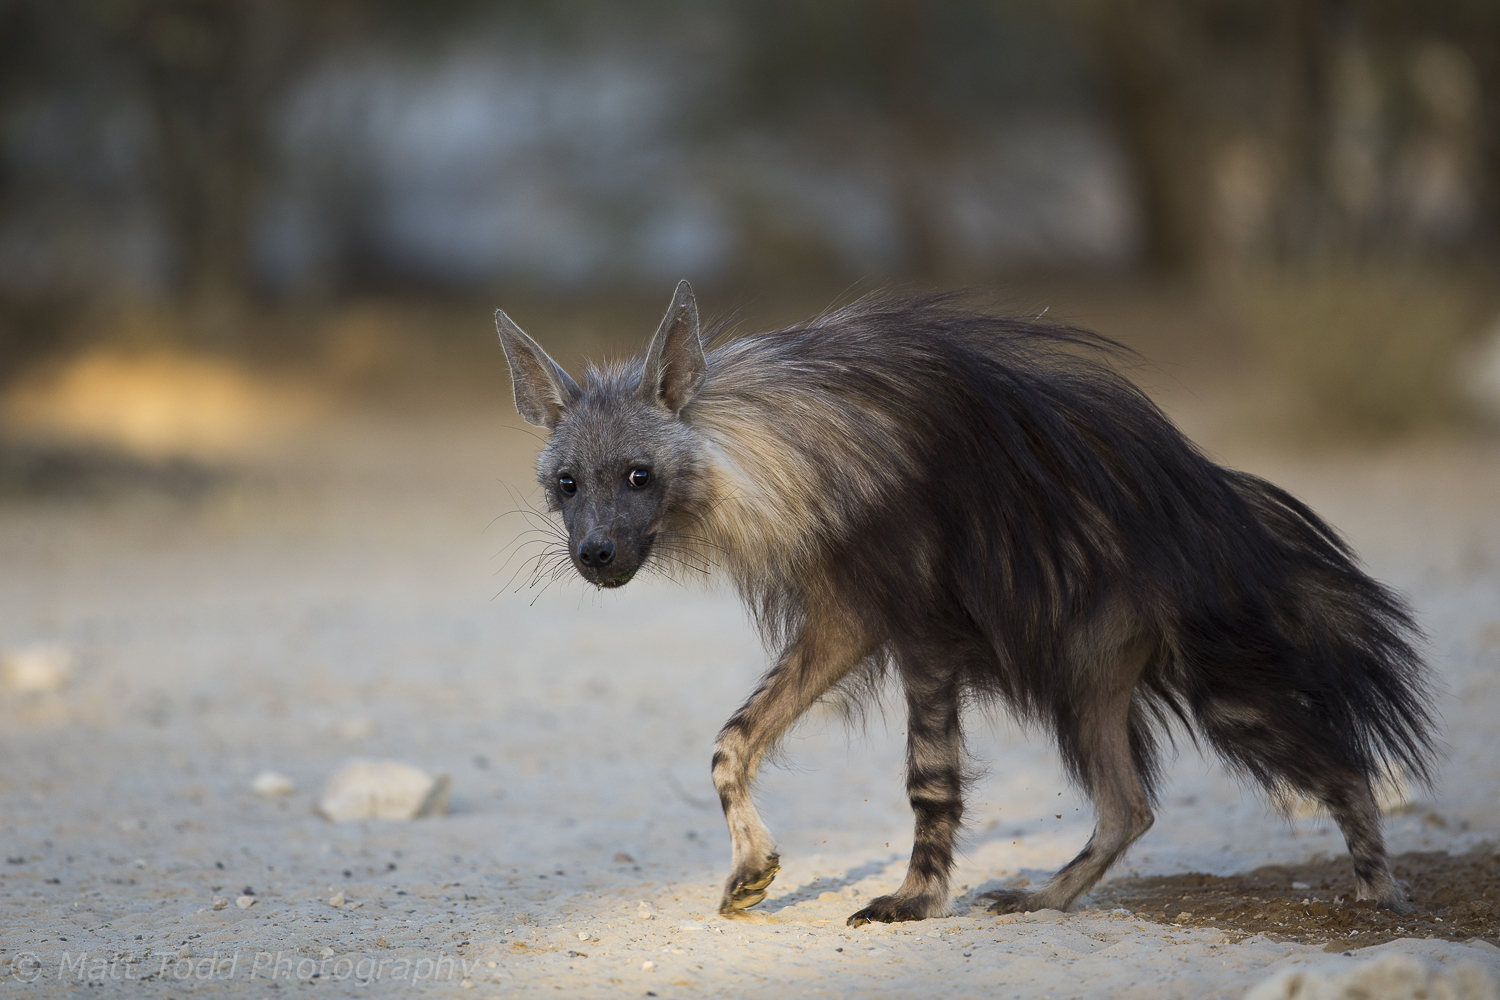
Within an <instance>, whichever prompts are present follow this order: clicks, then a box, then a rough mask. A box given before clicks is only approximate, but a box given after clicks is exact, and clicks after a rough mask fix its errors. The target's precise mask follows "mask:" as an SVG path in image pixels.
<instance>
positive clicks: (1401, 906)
mask: <svg viewBox="0 0 1500 1000" xmlns="http://www.w3.org/2000/svg"><path fill="white" fill-rule="evenodd" d="M1360 898H1361V899H1370V898H1373V899H1374V900H1375V905H1376V906H1378V907H1380V908H1381V909H1382V910H1390V911H1391V912H1392V913H1395V914H1397V915H1398V916H1403V917H1404V916H1406V915H1407V914H1408V913H1410V912H1412V911H1413V910H1415V909H1416V908H1417V904H1415V903H1413V902H1412V901H1411V897H1410V896H1408V895H1407V894H1406V889H1405V888H1403V887H1402V885H1401V884H1400V883H1399V882H1393V883H1392V884H1391V887H1390V888H1389V889H1387V890H1385V891H1384V892H1382V893H1380V894H1379V895H1373V896H1364V895H1362V894H1361V896H1360Z"/></svg>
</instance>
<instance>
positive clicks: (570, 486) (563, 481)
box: [557, 476, 578, 497]
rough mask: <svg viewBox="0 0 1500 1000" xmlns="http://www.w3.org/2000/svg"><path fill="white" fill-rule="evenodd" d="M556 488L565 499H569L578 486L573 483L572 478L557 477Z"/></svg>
mask: <svg viewBox="0 0 1500 1000" xmlns="http://www.w3.org/2000/svg"><path fill="white" fill-rule="evenodd" d="M557 488H558V490H559V491H561V492H562V495H563V496H565V497H570V496H572V495H573V494H574V493H577V492H578V484H577V483H575V482H573V477H572V476H558V477H557Z"/></svg>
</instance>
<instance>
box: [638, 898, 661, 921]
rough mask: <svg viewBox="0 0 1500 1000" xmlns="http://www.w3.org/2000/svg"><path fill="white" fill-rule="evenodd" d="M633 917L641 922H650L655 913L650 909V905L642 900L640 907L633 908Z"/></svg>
mask: <svg viewBox="0 0 1500 1000" xmlns="http://www.w3.org/2000/svg"><path fill="white" fill-rule="evenodd" d="M635 915H636V916H637V917H639V918H641V919H642V920H650V919H652V918H654V917H655V916H656V913H655V912H654V911H653V910H652V909H651V904H650V903H648V902H646V901H645V900H644V899H643V900H641V905H640V906H637V907H636V908H635Z"/></svg>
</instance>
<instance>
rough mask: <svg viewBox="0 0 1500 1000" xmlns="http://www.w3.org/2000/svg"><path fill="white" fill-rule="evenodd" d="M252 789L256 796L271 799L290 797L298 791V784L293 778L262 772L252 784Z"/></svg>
mask: <svg viewBox="0 0 1500 1000" xmlns="http://www.w3.org/2000/svg"><path fill="white" fill-rule="evenodd" d="M250 789H251V790H252V791H253V792H255V794H256V795H264V796H266V797H267V798H271V797H273V796H276V795H290V794H292V793H293V792H295V791H296V790H297V786H296V784H294V783H293V781H292V779H291V778H288V777H287V776H286V775H284V774H282V773H280V772H278V771H262V772H260V773H259V774H257V775H256V776H255V780H254V781H252V782H250Z"/></svg>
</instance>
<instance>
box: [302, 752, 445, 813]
mask: <svg viewBox="0 0 1500 1000" xmlns="http://www.w3.org/2000/svg"><path fill="white" fill-rule="evenodd" d="M318 811H319V812H320V813H322V814H323V816H325V817H326V818H328V819H331V820H334V821H335V822H339V821H343V820H351V819H417V818H418V817H421V816H440V815H442V814H443V813H445V812H447V811H448V776H447V775H446V774H439V775H436V776H433V775H430V774H428V773H427V772H426V771H423V770H421V769H420V768H416V767H413V766H411V765H410V764H402V763H400V762H398V761H393V760H355V761H351V762H350V763H349V764H347V765H345V766H344V767H343V768H341V769H340V770H339V771H338V772H337V773H335V774H334V775H333V777H331V778H329V779H328V784H327V785H325V786H324V787H323V797H322V799H321V800H319V802H318Z"/></svg>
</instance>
